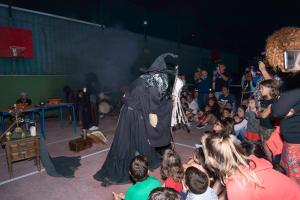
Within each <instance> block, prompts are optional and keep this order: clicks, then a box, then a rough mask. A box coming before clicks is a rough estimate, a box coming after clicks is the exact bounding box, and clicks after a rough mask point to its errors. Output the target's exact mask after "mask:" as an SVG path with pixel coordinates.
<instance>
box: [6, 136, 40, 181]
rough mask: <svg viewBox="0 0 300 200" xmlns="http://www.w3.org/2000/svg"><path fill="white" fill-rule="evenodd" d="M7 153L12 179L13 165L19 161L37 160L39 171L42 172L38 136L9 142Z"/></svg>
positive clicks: (7, 143)
mask: <svg viewBox="0 0 300 200" xmlns="http://www.w3.org/2000/svg"><path fill="white" fill-rule="evenodd" d="M5 152H6V159H7V165H8V171H9V174H10V177H12V163H13V162H15V161H19V160H25V159H29V158H35V164H36V165H37V167H38V170H39V171H40V170H41V165H40V150H39V137H38V136H34V137H31V136H30V137H27V138H24V139H15V140H11V141H7V142H6V143H5Z"/></svg>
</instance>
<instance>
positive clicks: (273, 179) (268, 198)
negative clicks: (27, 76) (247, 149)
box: [226, 156, 300, 200]
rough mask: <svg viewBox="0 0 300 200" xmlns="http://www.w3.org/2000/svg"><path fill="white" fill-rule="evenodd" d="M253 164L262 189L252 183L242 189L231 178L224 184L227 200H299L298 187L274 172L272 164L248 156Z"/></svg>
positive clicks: (285, 177)
mask: <svg viewBox="0 0 300 200" xmlns="http://www.w3.org/2000/svg"><path fill="white" fill-rule="evenodd" d="M250 159H251V160H252V161H253V162H254V163H255V165H256V168H255V169H254V172H255V174H256V176H257V177H258V178H259V180H260V181H261V184H262V187H258V186H255V185H254V184H252V183H248V184H246V186H244V188H242V186H240V185H239V184H238V183H237V182H236V181H234V179H233V178H229V179H228V180H227V182H226V190H227V196H228V200H241V199H242V200H283V199H284V200H297V199H300V186H299V185H298V184H297V183H296V182H295V181H293V180H292V179H290V178H288V177H287V176H285V175H283V174H281V173H279V172H277V171H275V170H274V169H273V167H272V164H271V163H270V162H269V161H267V160H265V159H260V158H257V157H255V156H250Z"/></svg>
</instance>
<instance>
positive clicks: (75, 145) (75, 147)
mask: <svg viewBox="0 0 300 200" xmlns="http://www.w3.org/2000/svg"><path fill="white" fill-rule="evenodd" d="M91 146H92V140H91V139H89V138H87V139H86V140H84V139H83V138H81V137H80V138H76V139H74V140H71V141H70V142H69V147H70V150H71V151H75V152H79V151H82V150H85V149H87V148H90V147H91Z"/></svg>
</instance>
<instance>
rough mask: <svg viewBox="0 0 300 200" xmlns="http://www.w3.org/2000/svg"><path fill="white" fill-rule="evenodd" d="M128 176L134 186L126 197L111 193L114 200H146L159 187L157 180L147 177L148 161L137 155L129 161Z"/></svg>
mask: <svg viewBox="0 0 300 200" xmlns="http://www.w3.org/2000/svg"><path fill="white" fill-rule="evenodd" d="M129 174H130V176H131V178H132V180H133V181H134V182H135V184H134V185H132V186H130V187H129V188H128V190H127V192H126V195H124V194H123V193H119V194H116V193H114V192H113V197H114V200H121V199H125V200H147V199H148V196H149V194H150V192H151V191H152V190H153V189H155V188H158V187H160V186H161V184H160V182H159V180H157V179H156V178H154V177H152V176H149V175H148V160H147V158H146V157H145V156H142V155H138V156H136V157H135V158H134V159H133V160H132V161H131V164H130V167H129Z"/></svg>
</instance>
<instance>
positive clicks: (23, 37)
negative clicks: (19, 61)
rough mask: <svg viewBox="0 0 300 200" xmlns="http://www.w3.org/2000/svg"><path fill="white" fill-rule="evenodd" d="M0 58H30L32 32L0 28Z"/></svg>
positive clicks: (31, 54) (31, 53)
mask: <svg viewBox="0 0 300 200" xmlns="http://www.w3.org/2000/svg"><path fill="white" fill-rule="evenodd" d="M0 57H23V58H32V57H33V46H32V31H31V30H29V29H21V28H12V27H6V26H0Z"/></svg>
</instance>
